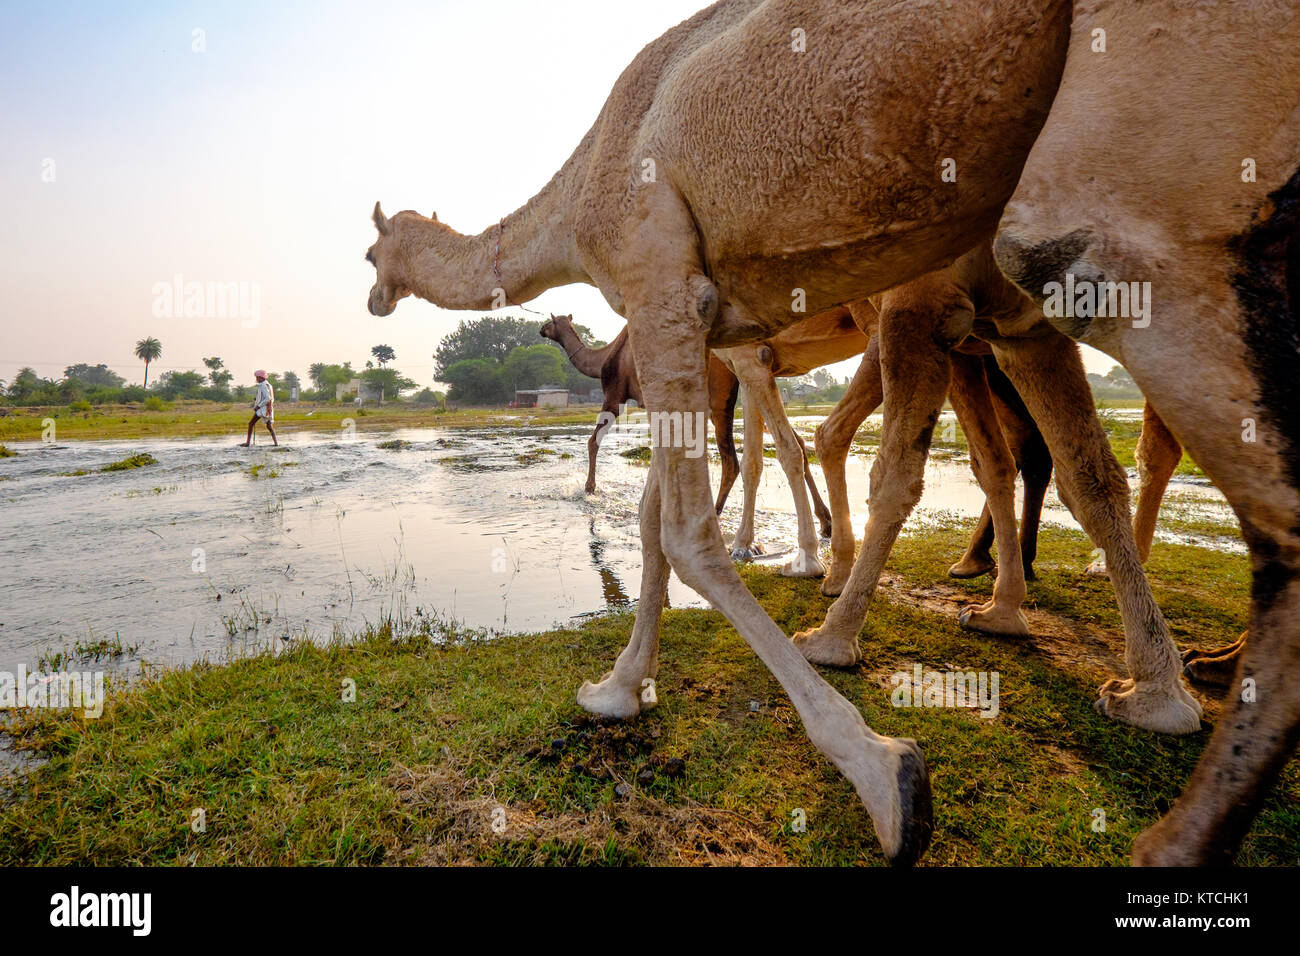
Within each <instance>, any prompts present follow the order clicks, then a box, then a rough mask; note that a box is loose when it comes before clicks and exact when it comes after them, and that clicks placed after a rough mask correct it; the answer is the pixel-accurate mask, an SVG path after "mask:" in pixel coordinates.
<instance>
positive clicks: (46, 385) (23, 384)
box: [7, 368, 57, 405]
mask: <svg viewBox="0 0 1300 956" xmlns="http://www.w3.org/2000/svg"><path fill="white" fill-rule="evenodd" d="M56 389H57V386H56V385H55V383H54V382H52V381H50V380H49V379H45V378H41V377H40V376H39V375H37V374H36V370H35V369H32V368H20V369H19V370H18V374H17V375H15V376H14V380H13V381H12V382H10V383H9V389H8V392H7V394H8V396H9V400H10V401H11V402H13V403H14V404H15V405H45V404H51V403H52V399H53V398H54V395H55V392H56Z"/></svg>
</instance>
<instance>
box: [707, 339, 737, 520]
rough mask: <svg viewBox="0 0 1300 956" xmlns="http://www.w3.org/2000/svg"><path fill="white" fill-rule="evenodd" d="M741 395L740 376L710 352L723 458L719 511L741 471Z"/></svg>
mask: <svg viewBox="0 0 1300 956" xmlns="http://www.w3.org/2000/svg"><path fill="white" fill-rule="evenodd" d="M739 395H740V379H738V378H736V376H735V375H734V374H732V371H731V369H729V368H727V366H726V365H724V364H723V362H722V360H721V359H718V358H717V357H715V356H714V355H713V354H712V353H710V354H709V406H710V407H709V411H710V413H711V417H712V419H713V430H714V432H716V434H717V439H718V455H719V457H721V458H722V482H721V484H719V485H718V502H717V504H716V505H715V506H714V511H715V512H716V513H717V514H722V509H723V508H724V507H725V506H726V504H727V495H729V494H730V493H731V486H732V485H734V484H735V483H736V476H737V475H739V474H740V458H739V456H737V454H736V399H737V397H738V396H739Z"/></svg>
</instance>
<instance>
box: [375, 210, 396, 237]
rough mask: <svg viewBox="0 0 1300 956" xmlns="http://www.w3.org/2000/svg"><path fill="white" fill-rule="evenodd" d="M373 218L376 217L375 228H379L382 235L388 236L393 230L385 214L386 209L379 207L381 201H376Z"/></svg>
mask: <svg viewBox="0 0 1300 956" xmlns="http://www.w3.org/2000/svg"><path fill="white" fill-rule="evenodd" d="M371 218H372V219H374V221H375V228H376V229H378V230H379V234H380V235H381V236H386V235H388V234H389V233H390V232H392V231H393V230H392V227H390V226H389V225H388V217H387V216H385V215H384V211H383V210H382V209H380V208H379V203H375V212H374V215H373V216H372V217H371Z"/></svg>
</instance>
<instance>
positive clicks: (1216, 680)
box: [1183, 657, 1237, 687]
mask: <svg viewBox="0 0 1300 956" xmlns="http://www.w3.org/2000/svg"><path fill="white" fill-rule="evenodd" d="M1236 674H1237V658H1236V657H1199V658H1196V659H1194V660H1190V661H1187V663H1185V664H1184V665H1183V676H1184V677H1186V678H1187V679H1188V680H1189V681H1191V682H1192V683H1194V684H1204V685H1205V686H1207V687H1229V686H1231V685H1232V679H1233V677H1235V676H1236Z"/></svg>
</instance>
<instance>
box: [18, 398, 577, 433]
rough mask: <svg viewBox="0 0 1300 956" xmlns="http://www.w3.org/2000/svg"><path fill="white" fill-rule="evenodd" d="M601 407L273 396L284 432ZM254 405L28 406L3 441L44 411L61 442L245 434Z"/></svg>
mask: <svg viewBox="0 0 1300 956" xmlns="http://www.w3.org/2000/svg"><path fill="white" fill-rule="evenodd" d="M599 411H600V409H599V408H598V407H597V406H586V407H584V406H577V407H573V408H556V409H537V408H520V409H515V408H466V409H457V410H455V411H445V412H444V411H438V410H436V409H433V408H427V407H422V406H406V405H375V406H370V407H367V408H361V409H358V408H355V407H353V406H350V405H320V406H315V407H313V406H312V405H310V404H307V403H301V404H298V405H290V404H288V403H284V404H281V403H278V402H277V403H276V408H275V427H276V431H277V432H278V433H279V434H280V435H281V437H283V436H285V435H292V434H293V433H294V432H295V431H299V430H310V431H329V430H334V431H339V430H340V429H342V428H343V427H344V426H345V422H346V421H347V420H349V419H350V420H351V421H352V423H353V425H354V426H355V427H356V428H357V430H358V431H381V430H392V429H394V428H430V427H435V426H436V427H439V428H484V427H491V426H500V425H502V424H515V425H547V426H551V425H584V426H589V425H591V424H592V423H593V422H594V421H595V419H596V416H597V414H599ZM250 416H251V412H250V410H249V409H248V408H246V407H243V406H236V405H229V404H218V403H215V402H177V403H175V404H174V405H173V406H171V407H170V408H168V409H166V410H163V411H149V410H146V409H143V408H142V407H140V406H138V405H131V406H125V405H104V406H98V407H96V409H95V410H94V411H93V412H90V413H74V412H72V411H71V410H70V409H68V408H66V407H64V408H24V409H18V410H16V411H14V412H13V413H12V414H9V415H7V416H4V417H2V418H0V441H39V440H40V439H41V436H42V431H43V428H44V426H43V425H42V422H43V421H44V419H46V418H53V419H54V428H55V435H56V436H57V438H58V440H59V441H68V440H76V439H82V440H84V439H119V440H120V439H131V438H187V437H196V436H201V435H228V436H231V437H232V438H233V437H236V436H237V437H238V438H239V440H240V441H243V436H244V434H245V431H246V429H247V428H248V420H249V418H250Z"/></svg>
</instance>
